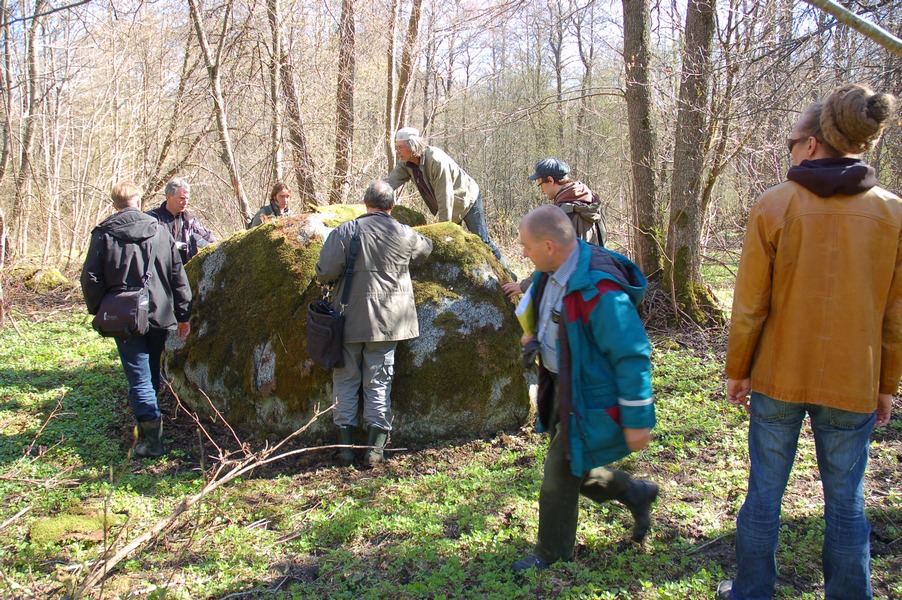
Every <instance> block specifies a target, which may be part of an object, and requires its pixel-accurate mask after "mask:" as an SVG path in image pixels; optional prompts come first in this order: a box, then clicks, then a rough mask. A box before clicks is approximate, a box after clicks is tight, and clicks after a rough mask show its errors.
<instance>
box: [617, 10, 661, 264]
mask: <svg viewBox="0 0 902 600" xmlns="http://www.w3.org/2000/svg"><path fill="white" fill-rule="evenodd" d="M650 35H651V33H650V17H649V7H648V0H623V61H624V64H625V65H626V115H627V122H628V124H629V136H630V164H631V167H632V175H633V211H632V212H633V226H634V228H635V234H634V235H633V236H632V241H633V244H632V247H633V253H634V257H635V259H636V263H637V264H638V265H639V268H641V269H642V272H643V273H645V274H646V276H648V277H652V276H654V275H655V274H660V273H661V268H662V266H663V260H662V255H661V248H662V247H663V246H664V225H663V221H662V213H661V203H660V201H659V199H658V182H657V175H656V169H657V165H656V162H657V156H658V136H657V132H656V131H655V125H654V120H653V118H652V112H651V110H652V109H651V107H652V98H651V81H650V79H649V67H648V62H649V54H650V53H649V37H650Z"/></svg>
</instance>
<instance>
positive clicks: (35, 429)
mask: <svg viewBox="0 0 902 600" xmlns="http://www.w3.org/2000/svg"><path fill="white" fill-rule="evenodd" d="M17 323H18V329H19V331H20V332H21V335H20V333H18V332H17V331H16V330H15V329H14V328H12V327H7V328H6V329H4V330H2V331H0V497H2V498H4V500H5V501H4V502H3V504H2V505H0V522H4V521H6V520H7V519H11V518H12V517H13V516H14V515H16V514H17V513H18V512H19V511H21V510H22V509H26V508H28V507H30V509H29V510H27V512H25V513H24V514H22V515H21V516H19V517H18V518H15V519H14V520H12V521H11V522H10V523H9V524H8V525H7V526H6V527H5V528H3V529H2V530H0V570H2V572H3V576H4V577H3V581H0V590H2V591H0V596H4V597H5V596H17V597H23V598H25V597H39V598H52V597H61V596H62V595H63V594H64V593H65V592H66V589H67V588H68V587H69V586H71V585H73V584H77V583H78V582H79V581H80V580H81V578H83V577H84V572H85V569H84V566H85V564H86V563H87V562H88V561H93V560H96V559H97V558H98V556H99V555H100V554H101V553H102V552H103V548H104V544H105V542H104V541H103V539H102V534H101V535H100V536H97V535H95V536H93V537H92V536H90V535H85V534H84V532H81V533H80V534H78V535H72V536H70V537H66V538H63V539H60V540H58V541H51V542H43V543H40V544H39V543H37V542H36V541H34V540H33V539H32V538H31V535H30V532H31V531H32V528H33V527H34V526H35V524H37V523H40V522H42V520H44V519H50V518H54V517H60V516H62V515H73V514H75V515H78V514H97V512H98V511H100V512H101V513H102V512H103V511H104V510H105V511H107V513H108V514H112V515H114V516H115V517H116V521H115V523H117V524H115V525H113V527H111V529H110V530H109V536H110V537H109V538H108V540H107V542H106V543H107V544H112V545H113V546H114V547H115V548H118V547H121V546H122V545H123V544H124V543H126V542H127V541H128V540H131V539H133V538H134V537H136V536H137V535H139V534H140V533H141V532H143V531H145V530H146V529H147V528H148V527H150V526H151V525H153V524H154V523H155V522H157V521H158V520H159V519H162V518H163V517H165V516H166V515H168V514H169V512H170V511H172V510H173V508H174V507H175V506H176V505H177V503H178V502H179V501H180V500H181V499H182V498H183V497H185V496H187V495H189V494H192V493H196V492H197V491H198V490H199V489H200V488H201V487H202V485H203V483H204V480H203V477H204V474H203V473H202V472H201V470H200V468H199V456H200V454H201V451H200V450H199V448H197V447H196V437H194V436H193V434H192V429H191V426H190V422H189V421H188V419H187V416H186V415H185V414H184V413H176V414H173V415H170V417H169V418H168V420H167V427H169V429H167V431H168V432H170V433H169V434H167V437H168V436H169V435H174V436H175V438H174V439H171V440H170V442H171V444H170V445H171V446H172V447H173V448H175V451H174V452H171V453H170V455H169V456H167V457H166V458H164V459H161V460H156V461H145V462H141V461H136V460H129V459H128V458H127V453H128V449H129V445H130V421H131V415H130V410H129V407H128V402H127V399H126V395H125V380H124V377H123V376H122V374H121V369H120V367H119V364H118V357H117V354H116V352H115V349H114V345H113V343H112V342H111V341H108V340H102V339H100V338H99V337H98V336H97V335H96V334H94V333H93V332H92V330H91V329H90V326H89V324H88V320H87V318H86V317H85V316H84V315H83V314H81V313H80V312H78V311H62V312H60V313H57V314H55V315H53V316H51V317H45V318H43V320H36V319H29V318H28V317H24V318H23V317H22V316H19V317H17ZM654 343H655V354H654V366H655V372H654V387H655V390H656V397H657V402H658V404H657V410H658V418H659V425H658V428H657V429H656V432H655V438H654V441H653V442H652V444H651V445H650V447H649V448H648V449H646V450H644V451H643V452H641V453H639V454H638V455H635V456H633V457H631V458H629V459H628V460H626V461H623V462H622V463H621V465H620V466H621V467H623V468H626V469H628V470H630V471H632V472H634V473H635V474H636V475H637V476H639V477H646V478H651V479H654V480H656V481H658V482H659V483H660V484H661V485H662V490H663V491H662V496H661V499H660V501H659V502H658V504H657V505H656V510H655V517H656V525H655V528H654V529H653V530H652V534H651V535H650V538H649V539H648V540H647V542H646V544H645V546H644V547H643V548H638V547H635V546H632V545H630V544H628V543H626V542H625V541H624V540H626V539H627V538H628V535H629V528H630V526H631V518H630V516H629V513H628V512H627V511H625V510H624V509H623V508H622V507H621V506H620V505H618V504H616V503H614V504H608V505H602V506H598V505H594V504H592V503H590V502H588V501H582V503H581V505H580V510H581V516H580V526H579V531H578V539H577V557H576V561H575V562H574V563H570V564H566V565H556V566H555V567H553V568H552V569H550V570H548V571H546V572H542V573H532V574H528V575H526V576H522V575H520V576H517V575H514V574H513V573H512V572H511V571H510V565H511V563H512V562H513V561H514V560H515V559H517V558H521V557H522V556H524V555H525V554H527V553H528V552H529V551H530V549H531V545H532V543H533V541H534V538H535V534H536V528H537V499H538V488H539V484H540V481H541V464H542V459H543V458H544V452H545V441H544V440H543V439H542V438H541V437H539V436H537V435H535V434H533V433H532V432H531V431H522V432H512V433H508V434H504V435H499V436H498V437H496V438H494V439H491V440H473V441H467V442H460V443H457V444H452V443H447V444H436V445H435V446H433V447H430V448H420V449H411V450H407V451H402V452H398V453H394V454H393V455H392V459H391V461H390V462H389V464H388V465H387V466H386V467H385V468H383V469H379V470H374V471H355V470H343V469H339V468H336V467H333V466H331V464H330V461H329V460H328V456H329V455H328V451H323V453H322V456H323V457H324V458H323V460H307V461H306V462H305V461H297V460H296V459H291V458H289V459H286V460H285V461H284V462H283V463H280V464H278V465H276V467H275V468H268V469H265V470H262V469H261V470H260V471H259V472H257V473H253V474H252V475H251V476H250V477H247V478H244V479H241V480H236V481H235V482H233V483H231V484H229V485H227V486H224V487H223V488H220V489H219V490H217V491H216V492H214V493H213V494H211V495H210V496H208V497H207V498H206V499H205V500H204V501H203V502H201V503H200V504H199V505H198V506H196V507H195V508H194V509H193V510H191V511H190V512H189V513H188V514H187V515H186V516H185V517H183V518H182V519H181V520H180V521H179V522H178V523H177V525H176V526H175V527H174V528H172V529H170V530H169V531H167V532H165V533H164V534H162V535H161V536H160V537H159V538H158V539H157V540H156V542H155V543H153V544H151V545H149V546H147V547H145V548H144V549H143V550H142V551H140V552H137V553H135V554H134V555H132V556H131V557H130V559H129V560H127V561H124V562H122V563H120V565H119V568H118V570H117V571H116V572H114V573H113V574H112V575H111V576H110V577H109V578H108V580H107V581H106V583H105V584H104V588H103V596H104V597H107V598H115V597H129V594H132V596H130V597H150V598H164V597H165V598H179V599H181V598H185V599H187V598H192V599H195V598H222V597H225V596H227V595H229V594H233V593H238V592H243V593H244V594H243V595H242V596H241V597H242V598H270V597H280V598H298V599H301V598H304V599H306V598H336V599H340V598H364V597H365V598H394V599H408V598H409V599H415V598H498V599H507V598H536V597H539V598H605V599H623V600H626V599H637V598H639V599H646V598H648V599H652V598H672V599H685V598H711V597H712V596H713V589H714V587H715V586H716V584H717V582H718V581H719V580H720V579H722V578H724V577H725V576H729V575H730V574H731V573H732V571H733V569H734V567H735V563H734V561H735V559H734V555H733V551H732V542H733V531H734V528H735V516H736V512H737V511H738V509H739V507H740V505H741V503H742V500H743V495H744V489H745V481H746V477H747V470H748V464H747V451H746V447H745V444H746V422H747V421H746V416H745V414H744V413H743V412H742V411H740V410H737V409H735V408H734V407H732V406H730V405H729V404H727V403H726V402H725V400H724V393H723V391H724V381H723V378H722V376H721V370H722V360H721V357H720V350H719V349H718V348H705V349H701V350H699V349H692V348H687V347H685V346H683V345H681V344H679V343H675V342H674V341H673V340H670V339H666V338H661V339H656V340H654ZM58 402H60V405H59V407H57V403H58ZM326 418H328V416H327V417H326ZM900 440H902V435H900V428H899V421H896V422H895V423H894V425H893V427H892V428H890V429H889V430H888V431H886V432H883V433H881V434H878V437H877V441H876V442H875V444H874V449H873V452H872V461H871V468H870V475H869V480H868V483H867V485H868V489H869V490H873V492H871V493H869V494H868V510H869V514H870V517H871V520H872V523H873V524H874V530H875V536H876V538H875V539H877V540H878V541H879V544H878V543H875V545H874V547H875V549H876V550H877V552H875V556H874V565H873V569H874V582H875V589H876V590H877V592H878V597H885V598H889V597H899V596H902V574H900V571H902V570H900V569H899V564H900V563H899V558H898V545H899V543H900V542H898V540H899V538H900V535H902V531H900V523H902V508H900V495H902V491H900V484H899V478H898V475H897V472H898V456H899V455H900V452H902V441H900ZM233 446H234V444H233ZM205 452H206V453H209V447H207V448H206V449H205ZM813 453H814V448H813V443H812V442H811V440H810V439H809V438H808V437H807V436H806V437H805V438H803V440H802V443H801V445H800V455H799V458H798V461H797V469H796V470H795V472H794V474H793V477H792V480H791V482H790V489H789V491H788V493H787V498H786V503H785V505H784V515H783V523H784V526H783V536H782V538H781V540H782V546H781V550H780V552H779V562H780V588H779V590H778V593H777V597H778V598H783V599H788V598H794V599H795V598H816V597H818V596H819V595H822V589H823V587H822V574H821V572H820V558H819V557H820V543H821V540H822V521H821V516H822V508H821V503H822V501H821V498H820V491H819V483H818V479H817V473H816V468H815V466H814V458H813ZM207 464H208V466H209V461H208V462H207ZM76 533H79V532H76ZM15 586H21V587H20V588H15ZM97 595H99V592H95V597H96V596H97Z"/></svg>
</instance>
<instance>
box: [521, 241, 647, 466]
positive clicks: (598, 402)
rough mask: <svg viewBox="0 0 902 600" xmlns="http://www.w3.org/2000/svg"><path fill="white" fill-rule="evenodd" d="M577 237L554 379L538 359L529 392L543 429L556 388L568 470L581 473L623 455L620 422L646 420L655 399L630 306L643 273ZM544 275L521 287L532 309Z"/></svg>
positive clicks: (641, 288)
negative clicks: (535, 382)
mask: <svg viewBox="0 0 902 600" xmlns="http://www.w3.org/2000/svg"><path fill="white" fill-rule="evenodd" d="M577 242H578V244H579V261H578V263H577V267H576V270H575V272H574V273H573V275H572V276H571V277H570V280H569V282H568V283H567V292H566V294H565V295H564V301H563V307H562V310H561V316H560V321H559V323H558V358H559V359H560V360H559V371H558V378H557V382H556V385H555V382H553V380H552V374H551V373H550V372H549V371H548V370H546V369H545V368H544V367H543V366H542V365H541V360H540V361H539V362H540V364H539V392H538V399H537V400H538V412H539V419H538V421H539V422H538V428H539V431H547V430H548V429H549V428H550V426H551V423H552V411H553V407H554V390H555V387H556V388H557V394H558V406H559V410H560V427H561V432H560V434H562V435H564V436H566V437H567V438H568V440H567V441H568V444H567V448H568V449H569V459H570V471H571V472H572V473H573V474H574V475H575V476H577V477H582V476H583V475H584V474H585V473H586V471H589V470H590V469H594V468H596V467H600V466H604V465H607V464H610V463H612V462H614V461H616V460H619V459H621V458H623V457H624V456H626V455H628V454H629V453H630V450H629V449H628V448H627V446H626V441H625V439H624V437H623V429H622V428H624V427H626V428H630V429H644V428H652V427H654V426H655V406H654V399H653V397H652V391H651V344H650V343H649V341H648V336H647V335H646V334H645V327H644V326H643V325H642V321H641V320H640V319H639V314H638V312H637V311H636V306H637V305H638V304H639V302H641V301H642V298H643V296H644V295H645V288H646V285H647V282H646V279H645V276H644V275H642V272H641V271H640V270H639V267H638V266H636V265H635V264H634V263H633V262H632V261H630V260H629V259H628V258H626V257H625V256H623V255H621V254H617V253H616V252H612V251H610V250H608V249H606V248H603V247H601V246H594V245H590V244H587V243H586V242H584V241H582V240H577ZM547 278H548V274H547V273H536V274H535V275H534V276H533V285H532V286H531V287H530V289H529V292H528V293H529V294H532V296H533V298H532V300H533V302H532V304H533V309H534V310H536V311H538V307H539V305H540V302H541V295H542V293H543V292H544V288H545V281H546V280H547ZM536 322H538V318H537V319H536Z"/></svg>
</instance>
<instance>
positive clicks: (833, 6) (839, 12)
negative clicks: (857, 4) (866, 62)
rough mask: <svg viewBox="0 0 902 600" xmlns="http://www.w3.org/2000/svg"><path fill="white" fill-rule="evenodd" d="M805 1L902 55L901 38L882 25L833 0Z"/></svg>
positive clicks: (894, 52)
mask: <svg viewBox="0 0 902 600" xmlns="http://www.w3.org/2000/svg"><path fill="white" fill-rule="evenodd" d="M805 2H807V3H808V4H810V5H811V6H816V7H817V8H819V9H821V10H822V11H824V12H825V13H828V14H830V15H833V16H834V17H836V20H837V21H839V22H840V23H842V24H843V25H848V26H849V27H851V28H852V29H854V30H855V31H857V32H859V33H862V34H864V35H865V36H867V37H869V38H871V39H872V40H873V41H875V42H877V43H878V44H880V45H881V46H883V47H884V48H886V49H887V50H889V51H890V52H892V53H893V54H896V55H897V56H902V40H900V39H899V38H897V37H896V36H894V35H893V34H891V33H890V32H889V31H887V30H886V29H884V28H883V27H880V26H879V25H875V24H874V23H871V22H870V21H866V20H864V19H862V18H861V17H859V16H858V15H856V14H855V13H853V12H852V11H850V10H848V9H846V8H844V7H842V6H840V5H839V4H837V3H836V2H833V0H805Z"/></svg>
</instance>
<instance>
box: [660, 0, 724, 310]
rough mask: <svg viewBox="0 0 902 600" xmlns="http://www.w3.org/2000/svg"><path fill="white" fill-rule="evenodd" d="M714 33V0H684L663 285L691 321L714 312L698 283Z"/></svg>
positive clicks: (704, 289) (699, 276) (676, 306)
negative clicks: (683, 27) (681, 65)
mask: <svg viewBox="0 0 902 600" xmlns="http://www.w3.org/2000/svg"><path fill="white" fill-rule="evenodd" d="M713 38H714V2H713V0H689V6H688V8H687V10H686V42H685V50H684V52H683V68H682V75H681V77H680V97H679V111H678V113H677V127H676V136H675V146H674V156H673V180H672V182H671V184H672V185H671V191H670V195H671V202H672V204H671V208H670V226H669V228H668V231H667V263H666V265H665V277H664V287H665V289H667V290H668V291H669V292H670V293H671V298H672V299H673V302H674V308H675V309H676V310H679V311H681V312H682V313H683V314H684V315H685V316H686V317H687V318H689V319H690V320H691V321H693V322H696V323H704V322H706V321H707V320H708V319H709V316H711V315H712V314H714V315H715V316H716V313H715V312H714V311H715V309H714V306H715V303H714V302H713V299H712V298H710V295H709V293H708V292H707V289H706V288H705V286H704V283H703V282H702V278H701V271H700V262H701V261H700V249H699V240H700V235H701V219H702V217H703V215H702V214H701V197H700V192H701V179H702V171H703V170H704V166H705V148H706V147H707V143H706V139H705V138H706V126H705V124H706V113H707V110H706V109H707V103H708V87H709V79H710V72H711V66H710V56H711V47H712V42H713Z"/></svg>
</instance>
